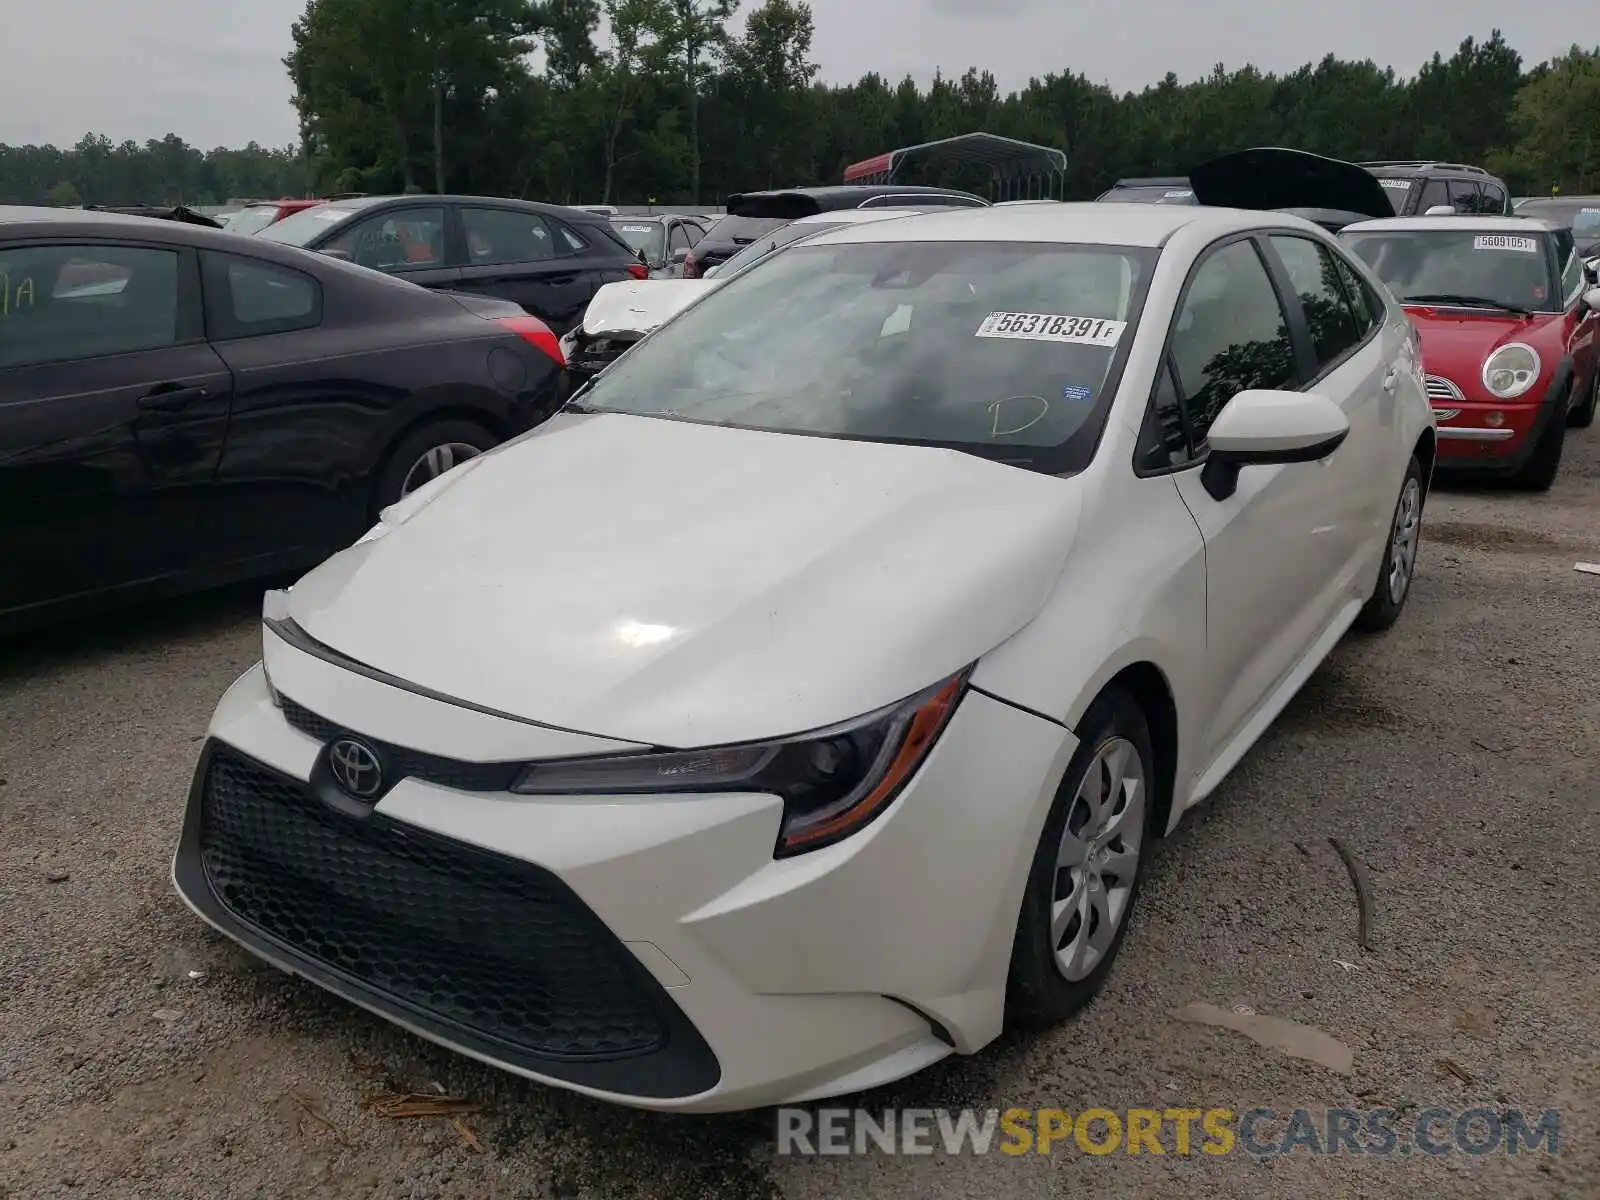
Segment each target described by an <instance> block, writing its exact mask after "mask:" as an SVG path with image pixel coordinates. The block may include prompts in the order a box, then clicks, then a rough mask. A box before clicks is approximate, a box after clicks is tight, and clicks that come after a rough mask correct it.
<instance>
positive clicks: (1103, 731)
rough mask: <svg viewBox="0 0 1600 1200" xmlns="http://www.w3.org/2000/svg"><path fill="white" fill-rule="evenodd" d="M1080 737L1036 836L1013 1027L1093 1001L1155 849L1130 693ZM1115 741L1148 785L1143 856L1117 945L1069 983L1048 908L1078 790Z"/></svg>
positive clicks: (1153, 783)
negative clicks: (1127, 748)
mask: <svg viewBox="0 0 1600 1200" xmlns="http://www.w3.org/2000/svg"><path fill="white" fill-rule="evenodd" d="M1078 731H1079V737H1080V739H1081V741H1080V742H1079V745H1078V749H1077V753H1075V754H1074V755H1073V756H1072V762H1071V763H1070V764H1069V765H1068V767H1067V773H1066V775H1065V776H1064V777H1063V778H1062V780H1061V786H1060V788H1059V789H1058V790H1057V792H1056V798H1055V802H1054V803H1053V804H1052V805H1051V807H1050V815H1049V817H1048V818H1046V820H1045V823H1044V832H1043V833H1042V834H1041V835H1040V837H1039V846H1038V848H1037V849H1036V850H1035V851H1034V856H1033V864H1032V866H1031V868H1030V869H1029V872H1028V885H1027V890H1026V891H1025V892H1024V893H1023V897H1022V911H1021V913H1020V914H1019V915H1018V917H1017V932H1016V938H1015V940H1014V941H1013V943H1012V947H1011V970H1010V974H1009V976H1008V978H1007V982H1006V1017H1007V1020H1009V1021H1011V1022H1012V1023H1014V1024H1024V1025H1039V1024H1054V1023H1056V1022H1058V1021H1063V1020H1065V1019H1066V1018H1067V1017H1070V1016H1071V1015H1072V1014H1073V1013H1075V1012H1077V1011H1078V1010H1079V1009H1081V1008H1083V1007H1084V1005H1086V1004H1088V1003H1089V1002H1090V1001H1091V1000H1093V999H1094V997H1095V994H1096V993H1097V992H1098V991H1099V990H1100V988H1101V986H1102V985H1103V984H1104V983H1105V981H1106V978H1107V977H1108V976H1109V975H1110V973H1111V968H1112V965H1113V964H1114V963H1115V961H1116V957H1117V953H1118V951H1120V950H1121V949H1122V939H1123V938H1124V937H1125V936H1126V935H1127V931H1128V923H1129V921H1131V920H1132V919H1133V913H1134V908H1135V906H1136V904H1137V901H1138V898H1139V889H1140V887H1141V886H1142V884H1143V881H1144V874H1145V864H1146V863H1147V862H1148V861H1149V857H1150V853H1151V850H1152V849H1153V843H1154V829H1153V814H1154V812H1155V807H1156V799H1157V795H1158V791H1159V786H1160V785H1159V784H1158V782H1157V777H1156V759H1155V754H1154V753H1153V752H1152V749H1151V745H1150V726H1149V724H1148V722H1147V721H1146V720H1145V716H1144V711H1143V710H1142V709H1141V708H1140V707H1139V705H1138V703H1137V702H1136V701H1135V700H1134V699H1133V697H1132V696H1130V695H1129V694H1128V693H1127V692H1125V691H1123V690H1121V689H1120V688H1117V687H1112V688H1108V689H1107V690H1106V691H1105V692H1103V693H1102V694H1101V695H1100V696H1099V697H1098V698H1097V699H1096V700H1095V702H1094V703H1093V704H1092V705H1090V706H1089V711H1088V712H1087V713H1085V714H1084V718H1083V720H1082V721H1081V722H1080V723H1079V725H1078ZM1114 738H1121V739H1124V740H1125V741H1127V742H1129V743H1131V744H1132V746H1133V748H1134V750H1135V752H1136V753H1137V754H1138V756H1139V759H1140V765H1141V768H1142V771H1143V776H1144V780H1145V785H1144V788H1143V792H1144V795H1143V820H1142V822H1141V823H1140V833H1141V844H1140V847H1139V855H1138V860H1137V864H1136V866H1135V868H1134V873H1133V876H1134V877H1133V880H1132V883H1131V886H1130V888H1129V892H1128V896H1127V900H1126V902H1125V904H1124V905H1123V908H1122V911H1121V920H1120V922H1119V923H1118V925H1117V929H1116V934H1115V936H1114V938H1113V939H1112V941H1111V943H1110V945H1109V946H1108V947H1107V949H1106V950H1105V952H1104V953H1103V954H1102V956H1101V957H1100V959H1099V961H1098V963H1096V964H1095V965H1094V967H1093V968H1092V970H1091V971H1090V972H1089V974H1088V975H1087V976H1086V977H1084V978H1082V979H1078V980H1069V979H1068V978H1067V977H1066V976H1065V975H1064V974H1063V973H1062V971H1061V970H1060V969H1059V968H1058V967H1057V965H1056V954H1055V950H1056V947H1055V944H1054V940H1053V939H1052V937H1051V928H1050V925H1051V922H1050V913H1051V905H1052V902H1053V901H1054V899H1055V893H1056V885H1057V882H1058V876H1059V875H1060V874H1061V873H1062V872H1060V871H1058V869H1057V866H1056V855H1057V850H1058V848H1059V846H1060V844H1061V840H1062V835H1063V833H1064V832H1065V831H1066V829H1067V823H1068V820H1069V818H1072V817H1073V816H1074V808H1075V806H1076V805H1077V794H1078V788H1079V786H1080V785H1081V784H1082V783H1083V781H1084V777H1085V775H1086V773H1087V772H1088V770H1089V768H1090V767H1091V766H1093V765H1096V764H1097V762H1098V755H1099V752H1100V750H1101V749H1102V747H1104V746H1106V744H1107V743H1108V742H1110V741H1111V740H1112V739H1114ZM1064 940H1065V939H1064Z"/></svg>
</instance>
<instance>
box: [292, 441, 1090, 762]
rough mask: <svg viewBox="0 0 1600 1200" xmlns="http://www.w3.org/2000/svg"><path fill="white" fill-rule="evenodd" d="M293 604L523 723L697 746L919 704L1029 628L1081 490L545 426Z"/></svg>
mask: <svg viewBox="0 0 1600 1200" xmlns="http://www.w3.org/2000/svg"><path fill="white" fill-rule="evenodd" d="M454 474H455V473H454V472H452V473H450V474H448V475H445V476H442V477H441V478H440V480H439V481H438V484H437V485H433V486H434V491H433V492H432V494H431V495H430V496H429V497H426V498H425V499H426V501H427V502H426V503H421V504H419V503H413V502H410V501H409V500H408V501H402V502H401V504H400V505H399V506H396V507H397V509H399V510H403V511H400V512H396V510H395V509H391V510H390V514H392V516H393V518H394V519H398V518H400V517H403V518H404V519H403V520H401V521H400V523H398V524H395V525H393V526H392V527H390V528H388V529H387V531H383V530H382V529H380V530H379V531H376V532H375V535H369V538H368V539H364V540H363V541H362V542H360V543H358V544H356V545H355V546H352V547H351V548H349V549H348V550H345V551H343V552H341V553H339V554H337V555H335V556H334V557H333V558H331V559H329V560H328V561H327V562H326V563H324V564H323V565H322V566H320V567H318V568H317V569H316V570H314V571H312V572H311V573H310V574H309V575H307V576H306V577H305V578H304V579H302V580H301V581H300V582H299V583H297V584H296V585H295V586H294V588H293V589H292V591H291V592H290V594H289V615H290V616H291V617H292V618H293V619H294V621H295V622H296V623H297V624H298V625H300V626H301V628H303V629H304V630H305V631H306V632H307V633H308V634H309V635H310V636H311V637H313V638H315V639H316V640H318V641H320V642H322V643H324V644H325V645H327V646H330V647H332V648H333V649H335V650H338V651H340V652H341V653H343V654H345V655H347V656H349V657H350V658H353V659H356V660H357V661H359V662H362V663H365V664H367V665H368V666H371V667H375V668H378V669H380V670H383V671H386V672H388V673H390V674H393V675H396V676H398V677H400V678H402V679H405V680H408V681H410V682H412V683H414V684H419V685H422V686H425V687H427V688H430V689H432V690H434V691H437V692H442V693H444V694H445V695H448V696H452V697H456V698H458V699H462V700H467V701H470V702H472V703H473V704H477V705H481V706H486V707H489V708H492V709H495V710H498V711H501V712H505V713H509V714H512V715H514V716H517V717H521V718H523V719H525V720H529V721H534V722H540V723H545V724H550V725H557V726H561V727H563V728H566V729H572V730H577V731H581V732H586V733H594V734H598V735H600V736H605V737H611V738H618V739H622V740H626V741H633V742H643V743H651V744H655V745H661V746H673V747H692V746H708V745H716V744H721V743H727V742H738V741H745V740H752V739H757V738H770V737H776V736H780V735H783V734H789V733H797V732H803V731H805V730H809V729H816V728H820V727H823V726H826V725H830V724H834V723H836V722H839V721H843V720H847V719H849V718H851V717H855V716H859V715H861V714H863V713H867V712H871V711H872V710H874V709H877V708H880V707H882V706H884V705H886V704H890V703H893V702H894V701H896V700H899V699H901V698H903V697H905V696H908V695H911V694H912V693H914V692H916V691H918V690H919V689H921V688H924V687H926V686H928V685H929V684H931V683H934V682H937V681H938V680H940V679H942V678H945V677H946V676H948V675H950V674H952V673H954V672H956V671H959V670H960V669H961V668H963V667H964V666H966V665H967V664H969V663H971V662H973V661H974V660H976V659H978V658H979V657H981V656H982V655H983V654H985V653H986V652H987V651H989V650H991V649H993V648H994V647H995V646H997V645H998V644H999V643H1000V642H1002V641H1004V640H1005V639H1006V638H1008V637H1010V636H1011V635H1012V634H1013V633H1015V632H1016V631H1017V630H1018V629H1020V628H1022V626H1024V625H1025V624H1027V623H1028V622H1029V621H1030V620H1032V619H1033V617H1034V616H1035V615H1036V614H1037V612H1038V610H1039V608H1040V607H1041V605H1042V604H1043V603H1044V600H1045V598H1046V597H1047V596H1048V595H1049V593H1050V591H1051V589H1052V587H1053V586H1054V584H1055V581H1056V579H1057V577H1058V576H1059V574H1060V572H1061V569H1062V567H1063V565H1064V563H1065V560H1066V556H1067V554H1068V551H1069V549H1070V547H1071V545H1072V541H1073V536H1074V534H1075V531H1076V528H1077V523H1078V514H1079V510H1080V503H1081V501H1080V495H1081V484H1080V482H1079V480H1078V479H1076V478H1072V479H1057V478H1054V477H1051V476H1046V475H1040V474H1036V473H1034V472H1030V471H1025V470H1021V469H1019V468H1015V467H1008V466H1004V465H1001V464H999V463H994V462H990V461H987V460H984V459H980V458H977V457H974V456H972V455H967V454H962V453H960V452H958V451H954V450H944V449H936V448H931V447H916V446H891V445H884V444H879V443H872V442H859V441H848V440H842V439H836V438H822V437H804V436H798V435H787V434H778V433H766V432H760V431H755V430H740V429H730V428H724V427H717V426H709V425H699V424H693V423H689V422H680V421H671V420H662V419H657V418H651V417H637V416H625V415H620V414H579V413H566V414H561V415H558V416H556V417H555V418H553V419H552V420H550V421H548V422H546V423H545V424H543V425H541V426H539V427H538V428H537V429H535V430H533V431H532V432H530V433H528V434H525V435H523V437H521V438H518V439H516V440H515V441H514V442H511V443H507V444H506V445H505V446H502V447H500V448H499V449H497V450H495V451H491V452H490V453H488V454H486V455H482V456H480V457H479V458H477V459H475V460H473V462H472V463H470V464H469V465H468V467H467V468H463V470H462V474H461V475H460V477H459V481H458V482H456V483H454V484H450V485H448V486H446V481H447V480H449V479H451V477H452V476H453V475H454Z"/></svg>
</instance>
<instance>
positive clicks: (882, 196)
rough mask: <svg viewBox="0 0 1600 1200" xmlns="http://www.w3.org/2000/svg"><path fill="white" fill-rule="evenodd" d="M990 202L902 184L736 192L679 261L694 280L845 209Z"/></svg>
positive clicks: (961, 205) (947, 190)
mask: <svg viewBox="0 0 1600 1200" xmlns="http://www.w3.org/2000/svg"><path fill="white" fill-rule="evenodd" d="M988 204H989V202H988V201H987V200H985V199H983V197H981V196H974V195H973V194H972V193H971V192H961V191H957V190H956V189H954V188H940V187H905V186H901V185H900V184H892V183H877V184H859V183H849V184H838V185H835V186H832V187H800V188H783V189H780V190H778V191H771V192H740V193H737V194H735V195H732V196H729V197H728V213H727V215H726V216H725V217H723V218H722V219H721V220H719V221H718V222H717V223H716V224H715V225H713V226H712V227H711V229H710V230H709V231H708V232H707V233H706V236H705V237H703V238H702V239H700V243H699V244H698V245H697V246H695V248H694V249H693V250H692V251H690V253H689V255H688V257H687V258H686V259H685V260H684V263H683V276H684V278H685V279H698V278H700V277H701V276H702V275H703V274H704V273H705V272H706V271H707V270H708V269H709V268H711V267H715V266H718V265H719V264H721V263H723V262H725V261H726V260H727V259H729V258H731V257H732V256H733V255H735V254H737V253H738V252H739V251H740V250H742V249H744V247H746V246H748V245H749V244H750V243H751V242H753V241H755V240H756V239H757V238H759V237H761V236H763V235H764V234H768V233H771V232H772V231H773V230H774V229H781V228H782V227H783V226H785V225H787V224H788V223H789V222H790V221H794V220H798V219H799V218H800V217H809V216H813V215H814V214H816V213H820V212H834V211H836V210H838V209H843V208H930V207H934V206H948V207H956V208H986V207H988Z"/></svg>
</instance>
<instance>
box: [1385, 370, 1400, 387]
mask: <svg viewBox="0 0 1600 1200" xmlns="http://www.w3.org/2000/svg"><path fill="white" fill-rule="evenodd" d="M1399 382H1400V368H1399V367H1390V368H1389V370H1388V372H1387V373H1386V374H1385V375H1384V377H1383V390H1384V391H1386V392H1392V391H1394V389H1395V385H1396V384H1398V383H1399Z"/></svg>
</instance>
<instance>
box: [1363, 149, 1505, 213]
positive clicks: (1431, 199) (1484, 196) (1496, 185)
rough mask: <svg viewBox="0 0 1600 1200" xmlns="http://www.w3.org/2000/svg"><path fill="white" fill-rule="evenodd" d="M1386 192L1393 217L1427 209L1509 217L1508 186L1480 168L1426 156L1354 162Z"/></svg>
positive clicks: (1424, 211)
mask: <svg viewBox="0 0 1600 1200" xmlns="http://www.w3.org/2000/svg"><path fill="white" fill-rule="evenodd" d="M1357 165H1358V166H1361V167H1364V168H1366V169H1367V171H1369V172H1370V173H1371V174H1372V175H1373V176H1374V177H1375V178H1376V179H1377V181H1378V183H1379V184H1380V185H1381V186H1382V187H1383V190H1384V191H1385V192H1386V193H1388V196H1389V203H1390V204H1391V205H1392V206H1393V208H1394V215H1395V216H1397V217H1420V216H1425V215H1426V214H1427V212H1428V210H1429V209H1433V208H1451V209H1454V210H1455V211H1456V212H1458V213H1477V214H1480V215H1483V214H1488V215H1494V214H1499V213H1503V214H1505V215H1506V216H1510V215H1511V212H1512V208H1511V189H1509V188H1508V187H1506V185H1505V181H1504V180H1502V179H1500V178H1498V177H1497V176H1494V175H1491V174H1489V172H1488V171H1486V170H1484V169H1483V168H1482V167H1475V166H1471V165H1470V164H1468V163H1450V162H1433V161H1431V160H1426V159H1384V160H1383V161H1381V162H1364V163H1358V164H1357Z"/></svg>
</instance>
